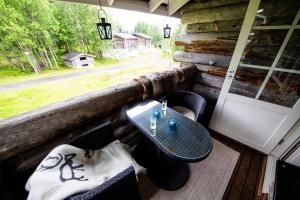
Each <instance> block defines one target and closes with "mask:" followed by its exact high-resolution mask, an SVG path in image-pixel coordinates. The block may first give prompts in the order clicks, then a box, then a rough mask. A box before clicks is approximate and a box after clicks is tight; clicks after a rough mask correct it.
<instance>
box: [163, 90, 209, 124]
mask: <svg viewBox="0 0 300 200" xmlns="http://www.w3.org/2000/svg"><path fill="white" fill-rule="evenodd" d="M161 100H167V101H168V107H170V108H172V107H173V108H174V107H175V109H174V110H176V107H178V106H180V107H185V108H187V109H189V110H191V111H193V113H194V115H195V121H197V122H201V121H202V119H203V115H204V110H205V106H206V101H205V99H204V98H203V97H202V96H200V95H198V94H196V93H193V92H188V91H177V92H174V93H171V94H169V95H167V96H165V97H164V98H163V99H161ZM177 111H178V112H180V110H177Z"/></svg>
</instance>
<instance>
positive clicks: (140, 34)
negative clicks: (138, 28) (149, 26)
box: [132, 33, 152, 40]
mask: <svg viewBox="0 0 300 200" xmlns="http://www.w3.org/2000/svg"><path fill="white" fill-rule="evenodd" d="M132 35H134V36H137V37H142V38H145V39H150V40H151V39H152V37H150V36H148V35H145V34H143V33H133V34H132Z"/></svg>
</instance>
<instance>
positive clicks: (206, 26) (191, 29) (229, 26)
mask: <svg viewBox="0 0 300 200" xmlns="http://www.w3.org/2000/svg"><path fill="white" fill-rule="evenodd" d="M242 24H243V20H228V21H215V22H208V23H194V24H188V25H187V27H186V32H187V33H189V34H195V33H208V32H236V31H237V32H239V31H240V30H241V27H242Z"/></svg>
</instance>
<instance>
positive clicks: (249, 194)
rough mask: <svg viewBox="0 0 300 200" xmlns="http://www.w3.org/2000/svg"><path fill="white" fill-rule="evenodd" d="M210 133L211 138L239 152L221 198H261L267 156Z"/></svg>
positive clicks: (224, 199) (212, 132) (236, 199)
mask: <svg viewBox="0 0 300 200" xmlns="http://www.w3.org/2000/svg"><path fill="white" fill-rule="evenodd" d="M210 133H211V135H212V137H213V138H215V139H216V140H218V141H220V142H222V143H223V144H225V145H227V146H229V147H231V148H232V149H234V150H236V151H238V152H239V153H240V157H239V160H238V162H237V164H236V166H235V169H234V171H233V174H232V176H231V178H230V181H229V184H228V186H227V189H226V191H225V194H224V196H223V200H227V199H228V200H239V199H241V200H248V199H249V200H250V199H262V196H261V193H260V191H261V187H262V182H263V176H262V174H264V170H265V165H266V157H267V156H266V155H265V154H263V153H261V152H259V151H257V150H254V149H252V148H250V147H248V146H246V145H243V144H241V143H239V142H236V141H234V140H232V139H230V138H228V137H225V136H223V135H221V134H219V133H216V132H214V131H210Z"/></svg>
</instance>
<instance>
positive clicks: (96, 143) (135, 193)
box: [68, 122, 141, 200]
mask: <svg viewBox="0 0 300 200" xmlns="http://www.w3.org/2000/svg"><path fill="white" fill-rule="evenodd" d="M114 140H116V137H115V135H114V132H113V128H112V126H111V124H110V123H109V122H106V123H104V124H101V125H100V126H98V127H96V128H94V129H91V130H89V131H88V132H86V133H85V134H83V135H82V136H80V137H78V138H76V139H74V140H73V141H71V142H70V145H73V146H75V147H78V148H82V149H91V150H96V149H101V148H103V147H104V146H106V145H107V144H109V143H111V142H112V141H114ZM123 198H125V199H132V200H140V199H141V197H140V192H139V189H138V185H137V180H136V175H135V171H134V168H133V167H132V166H131V167H129V168H127V169H126V170H124V171H123V172H121V173H119V174H118V175H116V176H115V177H113V178H111V179H109V180H108V181H106V182H105V183H103V184H101V185H99V186H97V187H96V188H94V189H92V190H90V191H87V192H84V193H82V194H77V195H75V196H72V197H69V198H68V199H72V200H86V199H101V200H115V199H123Z"/></svg>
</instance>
